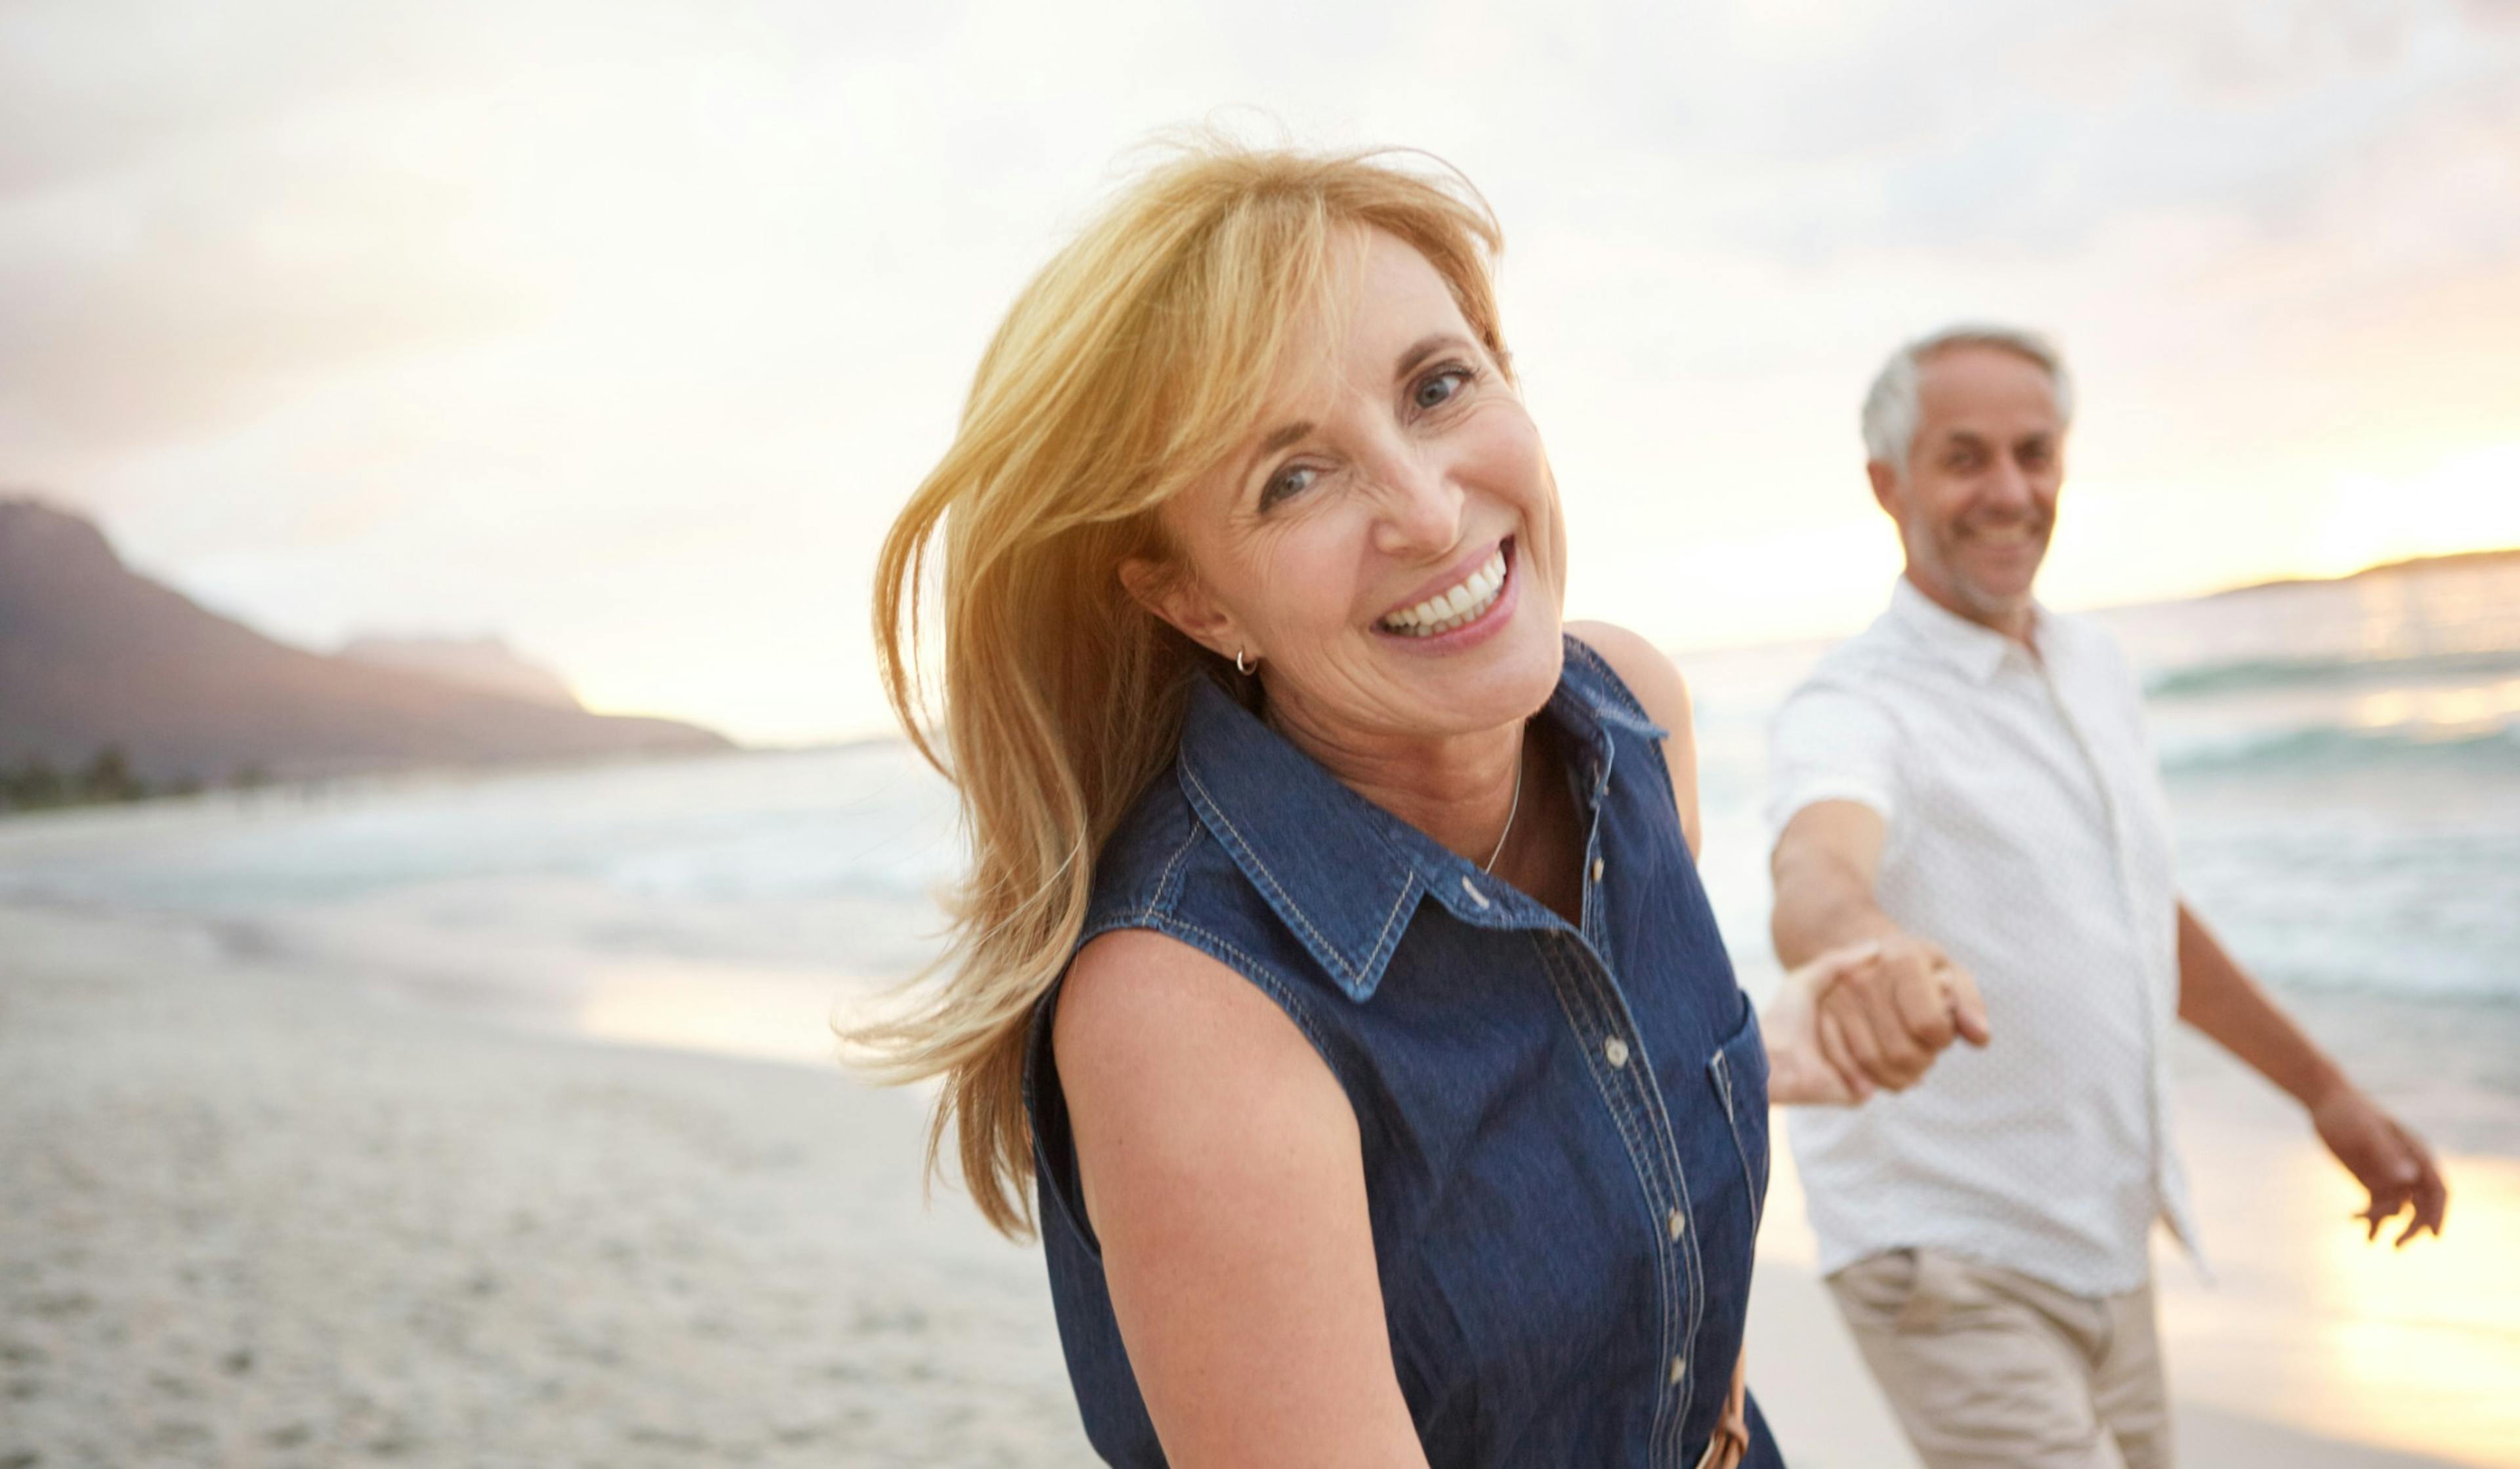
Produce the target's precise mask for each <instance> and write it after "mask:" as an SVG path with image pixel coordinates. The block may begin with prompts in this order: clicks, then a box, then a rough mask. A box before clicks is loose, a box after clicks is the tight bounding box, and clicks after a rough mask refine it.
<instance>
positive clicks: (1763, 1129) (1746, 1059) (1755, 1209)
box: [1706, 999, 1768, 1236]
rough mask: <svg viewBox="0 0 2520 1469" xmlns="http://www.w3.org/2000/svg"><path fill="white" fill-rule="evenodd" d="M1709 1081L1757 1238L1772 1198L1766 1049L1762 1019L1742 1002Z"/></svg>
mask: <svg viewBox="0 0 2520 1469" xmlns="http://www.w3.org/2000/svg"><path fill="white" fill-rule="evenodd" d="M1706 1080H1707V1084H1708V1085H1709V1086H1711V1087H1713V1088H1714V1089H1715V1097H1716V1100H1717V1101H1718V1102H1719V1103H1721V1104H1722V1106H1723V1108H1724V1120H1725V1123H1726V1125H1727V1127H1729V1128H1730V1130H1731V1131H1732V1134H1733V1155H1734V1156H1735V1157H1736V1158H1738V1159H1739V1161H1740V1164H1741V1180H1742V1183H1743V1184H1744V1185H1745V1186H1746V1188H1747V1189H1748V1199H1749V1206H1750V1232H1751V1234H1752V1235H1753V1236H1755V1235H1756V1234H1757V1233H1758V1232H1759V1220H1760V1216H1761V1214H1762V1212H1763V1211H1764V1210H1765V1209H1766V1207H1767V1198H1768V1046H1767V1042H1766V1041H1765V1040H1764V1039H1763V1038H1762V1037H1761V1036H1760V1034H1759V1017H1758V1014H1757V1012H1756V1011H1754V1010H1752V1009H1751V1008H1750V1003H1749V1002H1748V1001H1747V1000H1746V999H1745V1000H1744V1001H1743V1002H1742V1003H1741V1023H1740V1024H1739V1025H1738V1026H1736V1027H1735V1028H1734V1029H1733V1034H1732V1036H1731V1037H1730V1038H1729V1039H1727V1040H1726V1041H1725V1043H1724V1044H1723V1045H1722V1046H1717V1047H1716V1050H1715V1054H1714V1055H1713V1056H1712V1057H1710V1058H1709V1059H1708V1060H1707V1062H1706Z"/></svg>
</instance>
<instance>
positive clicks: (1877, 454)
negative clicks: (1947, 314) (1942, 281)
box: [1864, 322, 2074, 475]
mask: <svg viewBox="0 0 2520 1469" xmlns="http://www.w3.org/2000/svg"><path fill="white" fill-rule="evenodd" d="M1953 347H2001V348H2003V350H2004V351H2007V352H2015V353H2018V354H2020V355H2021V356H2023V357H2027V358H2029V359H2030V360H2031V361H2032V362H2035V363H2037V364H2039V366H2040V367H2041V368H2043V369H2045V370H2046V372H2047V374H2048V386H2049V388H2050V390H2051V391H2052V392H2053V394H2054V396H2055V399H2056V417H2057V419H2058V421H2060V422H2062V423H2068V424H2070V423H2073V422H2074V379H2073V378H2072V377H2070V376H2069V375H2068V374H2067V373H2066V372H2065V357H2064V354H2063V353H2061V352H2059V351H2057V350H2056V344H2055V343H2054V342H2051V341H2049V340H2048V338H2047V337H2045V336H2042V335H2040V334H2038V333H2036V332H2025V331H2023V330H2022V329H2020V328H2018V327H1999V326H1991V325H1988V324H1986V323H1982V322H1969V323H1962V324H1960V325H1958V326H1953V327H1945V328H1944V329H1943V330H1941V331H1940V332H1935V333H1932V334H1928V335H1924V336H1919V337H1917V338H1916V339H1915V340H1914V341H1912V342H1910V343H1908V344H1907V345H1906V346H1904V347H1901V348H1900V349H1899V350H1898V351H1896V352H1893V353H1891V354H1890V360H1889V361H1888V362H1885V363H1883V364H1882V365H1881V375H1880V376H1879V377H1877V378H1873V379H1872V390H1871V391H1869V392H1868V393H1866V394H1865V395H1864V452H1865V455H1866V456H1867V457H1868V458H1870V459H1875V460H1878V461H1880V462H1881V463H1883V464H1885V465H1888V466H1890V467H1892V468H1895V469H1897V470H1898V471H1899V472H1900V473H1901V474H1902V475H1905V474H1906V473H1907V472H1908V455H1909V453H1910V451H1911V450H1913V448H1914V447H1915V443H1916V421H1917V420H1918V419H1919V418H1920V417H1922V416H1923V410H1922V409H1921V408H1920V407H1918V405H1917V382H1918V380H1919V379H1920V378H1922V377H1923V376H1924V365H1925V363H1926V361H1927V359H1929V358H1931V357H1933V356H1934V355H1935V354H1936V353H1938V352H1943V351H1947V350H1949V349H1950V348H1953Z"/></svg>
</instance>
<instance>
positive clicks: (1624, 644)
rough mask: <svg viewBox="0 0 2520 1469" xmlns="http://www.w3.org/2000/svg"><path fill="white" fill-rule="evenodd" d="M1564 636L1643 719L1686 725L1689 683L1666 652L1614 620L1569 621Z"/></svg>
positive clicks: (1675, 728)
mask: <svg viewBox="0 0 2520 1469" xmlns="http://www.w3.org/2000/svg"><path fill="white" fill-rule="evenodd" d="M1566 635H1567V636H1568V637H1569V638H1571V639H1573V640H1574V641H1575V645H1576V646H1577V647H1578V648H1581V649H1582V650H1584V651H1585V652H1587V653H1590V654H1591V655H1592V660H1593V662H1594V664H1596V665H1597V669H1596V671H1597V672H1599V673H1603V674H1606V675H1607V676H1608V677H1609V679H1610V681H1611V682H1612V684H1613V686H1614V687H1615V689H1616V690H1617V691H1618V692H1619V693H1621V694H1623V695H1625V696H1626V697H1627V699H1628V700H1629V701H1630V702H1632V703H1634V704H1635V705H1636V706H1637V708H1638V709H1639V710H1641V711H1643V714H1644V716H1645V718H1647V719H1650V720H1652V721H1653V722H1654V723H1655V724H1658V725H1660V726H1662V727H1663V729H1665V730H1667V731H1673V732H1678V731H1682V730H1686V729H1688V721H1689V714H1688V681H1687V680H1686V679H1684V678H1682V677H1681V674H1680V669H1679V668H1678V667H1677V666H1675V665H1674V664H1673V663H1672V661H1671V657H1670V655H1669V654H1667V653H1665V652H1664V651H1663V650H1662V649H1661V648H1658V647H1656V646H1654V645H1652V644H1651V643H1649V642H1647V641H1645V639H1644V637H1643V635H1642V634H1638V633H1633V632H1630V631H1629V630H1628V629H1626V628H1623V627H1620V626H1618V625H1616V624H1614V623H1608V622H1570V623H1568V624H1566Z"/></svg>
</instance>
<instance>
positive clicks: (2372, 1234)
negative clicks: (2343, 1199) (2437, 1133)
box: [2310, 1085, 2450, 1249]
mask: <svg viewBox="0 0 2520 1469" xmlns="http://www.w3.org/2000/svg"><path fill="white" fill-rule="evenodd" d="M2310 1120H2311V1125H2312V1126H2314V1127H2316V1128H2318V1140H2319V1141H2321V1142H2324V1143H2326V1144H2327V1150H2328V1151H2329V1152H2331V1153H2334V1154H2335V1155H2336V1161H2337V1162H2339V1163H2342V1164H2344V1165H2345V1168H2346V1171H2347V1172H2349V1173H2351V1174H2353V1175H2354V1177H2355V1178H2356V1180H2359V1181H2361V1183H2362V1184H2363V1187H2364V1188H2366V1189H2368V1190H2370V1193H2371V1202H2370V1205H2369V1206H2368V1207H2367V1208H2365V1209H2364V1210H2363V1212H2362V1213H2360V1214H2357V1215H2356V1216H2354V1217H2355V1218H2356V1219H2359V1220H2362V1221H2363V1223H2364V1224H2366V1225H2367V1227H2366V1229H2365V1230H2364V1234H2363V1237H2364V1238H2365V1239H2377V1238H2379V1237H2380V1226H2381V1225H2382V1224H2387V1223H2388V1222H2389V1221H2390V1220H2393V1219H2395V1218H2397V1217H2398V1214H2399V1213H2400V1211H2402V1210H2403V1211H2410V1212H2409V1213H2408V1219H2407V1226H2406V1227H2405V1228H2404V1229H2402V1230H2400V1231H2399V1233H2398V1239H2397V1245H2398V1248H2400V1249H2404V1248H2406V1244H2407V1241H2408V1240H2410V1239H2412V1238H2414V1237H2415V1232H2416V1231H2417V1230H2419V1229H2430V1230H2432V1231H2433V1234H2434V1236H2435V1237H2439V1236H2440V1234H2441V1231H2442V1218H2443V1216H2444V1215H2446V1214H2447V1213H2448V1212H2449V1210H2450V1188H2449V1186H2448V1185H2447V1184H2445V1183H2443V1182H2442V1176H2441V1170H2440V1169H2439V1168H2437V1167H2435V1166H2434V1164H2433V1155H2432V1154H2431V1153H2430V1152H2428V1151H2426V1150H2425V1147H2424V1145H2423V1142H2422V1141H2421V1140H2420V1139H2419V1138H2417V1137H2416V1136H2415V1135H2414V1134H2412V1133H2409V1132H2408V1131H2407V1130H2406V1129H2405V1128H2403V1127H2400V1126H2399V1125H2398V1121H2397V1119H2396V1118H2393V1117H2391V1116H2390V1115H2389V1114H2388V1113H2386V1112H2383V1111H2381V1110H2380V1107H2379V1104H2378V1103H2376V1102H2374V1101H2372V1100H2371V1098H2370V1097H2369V1096H2368V1095H2366V1094H2364V1093H2363V1091H2362V1090H2361V1089H2360V1088H2357V1087H2353V1086H2350V1085H2339V1086H2338V1087H2336V1088H2335V1089H2334V1090H2333V1091H2329V1092H2328V1093H2327V1094H2326V1095H2325V1096H2324V1097H2322V1098H2320V1099H2319V1101H2318V1105H2316V1106H2314V1107H2312V1108H2311V1109H2310Z"/></svg>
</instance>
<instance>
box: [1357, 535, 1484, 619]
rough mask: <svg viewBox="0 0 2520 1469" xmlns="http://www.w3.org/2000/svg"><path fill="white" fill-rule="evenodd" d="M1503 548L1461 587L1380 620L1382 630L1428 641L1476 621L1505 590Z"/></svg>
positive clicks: (1437, 594)
mask: <svg viewBox="0 0 2520 1469" xmlns="http://www.w3.org/2000/svg"><path fill="white" fill-rule="evenodd" d="M1505 572H1506V565H1505V548H1504V547H1502V546H1500V547H1498V548H1497V550H1496V554H1495V555H1494V556H1489V557H1488V559H1487V563H1486V564H1485V565H1482V566H1481V567H1479V569H1478V570H1476V571H1473V572H1471V573H1470V574H1469V576H1468V577H1467V578H1466V579H1465V580H1463V582H1462V583H1461V584H1460V585H1458V586H1455V587H1453V588H1451V589H1449V590H1447V591H1443V592H1438V593H1436V594H1435V595H1434V596H1432V597H1429V598H1427V599H1426V600H1425V601H1421V602H1419V603H1418V604H1417V605H1416V606H1412V607H1404V608H1402V609H1401V610H1400V611H1397V612H1394V613H1392V614H1391V615H1390V616H1388V617H1385V618H1383V619H1382V626H1383V627H1384V628H1385V629H1386V630H1388V631H1390V632H1395V633H1402V634H1406V635H1407V636H1409V637H1413V638H1431V637H1433V636H1435V635H1436V634H1437V633H1449V632H1451V631H1452V630H1453V629H1455V628H1457V627H1461V626H1463V624H1465V623H1469V622H1473V621H1476V620H1477V619H1478V617H1479V616H1480V615H1481V614H1482V613H1484V612H1486V611H1487V609H1488V608H1489V607H1491V606H1493V605H1495V604H1496V599H1497V594H1498V593H1499V592H1500V591H1502V590H1504V588H1505Z"/></svg>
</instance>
